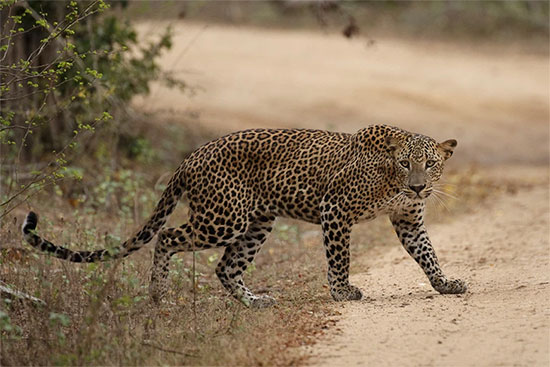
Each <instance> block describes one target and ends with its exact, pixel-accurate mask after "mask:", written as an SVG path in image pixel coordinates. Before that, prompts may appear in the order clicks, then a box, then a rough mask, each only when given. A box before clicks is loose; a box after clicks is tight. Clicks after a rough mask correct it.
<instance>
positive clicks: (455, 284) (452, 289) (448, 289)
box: [433, 279, 468, 294]
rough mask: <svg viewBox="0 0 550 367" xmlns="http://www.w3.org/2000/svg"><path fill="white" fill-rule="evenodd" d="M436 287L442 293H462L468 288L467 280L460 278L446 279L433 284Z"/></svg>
mask: <svg viewBox="0 0 550 367" xmlns="http://www.w3.org/2000/svg"><path fill="white" fill-rule="evenodd" d="M433 286H434V289H435V290H436V291H438V292H439V293H441V294H460V293H465V292H466V291H467V290H468V286H467V285H466V282H465V281H463V280H460V279H454V280H445V281H444V282H438V283H436V284H434V285H433Z"/></svg>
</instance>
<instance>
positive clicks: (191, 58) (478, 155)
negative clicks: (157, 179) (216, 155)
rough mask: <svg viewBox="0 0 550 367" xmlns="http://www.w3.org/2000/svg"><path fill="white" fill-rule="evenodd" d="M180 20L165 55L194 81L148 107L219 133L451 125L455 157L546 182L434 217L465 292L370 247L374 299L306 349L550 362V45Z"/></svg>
mask: <svg viewBox="0 0 550 367" xmlns="http://www.w3.org/2000/svg"><path fill="white" fill-rule="evenodd" d="M161 26H163V24H156V23H150V24H142V25H141V26H140V32H141V33H142V34H146V33H147V34H150V33H154V32H155V31H158V30H159V29H160V28H161ZM174 34H175V38H174V48H173V50H172V51H171V52H170V53H169V54H166V55H165V56H164V57H163V59H162V64H163V67H164V69H165V70H169V71H172V72H174V73H176V74H177V75H179V76H181V77H182V78H184V79H185V80H186V81H187V82H188V83H189V84H191V85H195V86H197V87H198V88H197V89H196V90H195V93H194V94H193V95H192V96H191V95H189V94H188V93H187V94H186V93H178V92H174V91H173V90H168V89H166V88H163V87H160V86H156V87H154V88H153V92H152V94H151V96H149V97H147V98H145V99H138V100H136V101H135V105H136V106H139V107H140V108H145V109H151V110H158V109H161V110H166V111H169V112H171V113H174V114H175V115H176V116H177V115H180V114H181V115H182V116H183V115H189V114H193V115H198V116H199V118H198V119H197V123H198V124H200V125H202V126H204V127H206V128H209V129H214V130H215V131H216V132H217V133H218V134H219V135H222V134H225V133H226V132H228V131H232V130H238V129H244V128H253V127H307V128H322V129H331V130H340V131H347V132H353V131H356V130H357V129H359V128H361V127H364V126H365V125H368V124H372V123H388V124H392V125H397V126H400V127H403V128H405V129H409V130H411V131H415V132H420V133H425V134H427V135H430V136H433V137H434V138H436V139H447V138H456V139H457V140H458V141H459V147H458V148H457V150H456V154H455V156H453V159H452V160H451V161H450V162H449V165H450V166H451V167H455V168H459V167H460V165H466V166H471V165H476V164H480V165H482V166H486V167H489V166H490V167H491V168H495V167H497V168H498V167H501V168H502V170H503V171H505V172H506V175H507V176H508V177H511V178H514V179H521V178H522V177H524V175H526V176H525V177H527V176H530V177H531V176H533V175H534V176H539V177H542V178H543V179H542V181H543V182H545V183H546V185H542V186H540V185H539V186H537V188H535V189H532V190H530V191H519V192H518V193H517V194H514V195H508V196H502V197H500V198H497V199H496V200H494V201H493V202H490V203H484V204H483V206H480V207H479V209H478V210H477V212H475V213H473V214H468V215H463V216H459V217H457V218H454V220H453V221H451V222H449V221H445V223H442V224H439V225H435V226H432V227H430V228H428V229H429V230H430V233H431V236H432V241H433V243H434V244H435V246H436V250H437V251H438V254H439V257H440V260H441V263H442V264H443V267H444V270H445V271H446V273H447V274H448V275H449V276H456V277H461V278H464V279H465V280H467V281H468V282H469V284H470V291H469V293H467V294H466V295H463V296H458V297H457V296H440V295H438V294H436V293H435V292H434V291H433V290H432V289H431V288H430V286H429V283H427V280H426V278H425V277H424V275H423V273H422V272H421V270H420V269H419V268H418V266H417V265H416V264H415V263H414V261H412V260H411V259H409V258H408V255H406V253H405V251H404V250H403V249H402V248H400V247H397V246H396V248H393V249H391V250H390V251H387V250H388V249H387V248H383V249H378V250H375V251H379V253H373V254H372V260H371V262H370V263H368V270H367V271H366V272H364V273H361V274H358V275H356V276H355V277H354V279H353V281H354V283H355V284H356V285H358V286H360V287H361V288H362V289H363V290H364V291H365V296H366V299H365V300H364V301H361V302H355V303H344V304H338V305H336V306H335V307H336V308H337V309H338V310H339V311H340V312H341V313H342V315H341V317H339V318H338V322H337V323H336V326H335V327H333V328H331V329H329V330H328V332H327V333H326V335H325V336H324V339H323V340H322V341H321V342H320V343H319V344H317V345H316V346H315V347H314V348H312V349H308V350H306V353H308V354H309V355H310V356H311V358H310V361H311V363H312V364H314V365H326V366H334V365H341V366H352V365H367V364H368V365H374V366H376V365H381V366H387V365H412V366H418V365H438V366H439V365H453V366H462V365H491V366H494V365H525V366H535V365H536V366H548V365H549V363H550V361H549V358H550V357H549V355H550V344H549V343H550V340H549V335H550V323H549V318H550V313H549V312H550V311H549V308H548V305H549V303H548V301H549V299H550V297H549V296H550V291H549V290H550V287H549V284H550V283H549V282H550V279H549V278H550V268H549V253H550V244H549V213H550V211H549V207H548V205H549V203H548V201H549V198H548V186H547V185H548V163H549V149H550V148H549V140H550V137H549V93H550V88H549V58H548V55H543V54H539V55H536V54H527V53H524V52H522V51H520V50H518V49H515V48H514V47H508V46H507V47H504V48H502V47H500V48H499V47H482V46H479V45H478V46H475V47H467V46H465V45H464V44H462V45H456V44H454V45H453V44H452V43H442V42H427V41H418V40H412V39H411V40H399V39H393V38H391V37H374V38H375V41H376V42H375V45H374V46H367V43H366V40H364V39H357V40H352V41H349V40H347V39H345V38H343V37H341V36H339V35H329V34H322V33H321V32H316V33H314V32H290V31H289V32H285V31H268V30H259V29H247V28H239V27H228V26H220V25H210V26H203V25H200V24H187V23H178V24H175V25H174ZM504 167H506V168H504Z"/></svg>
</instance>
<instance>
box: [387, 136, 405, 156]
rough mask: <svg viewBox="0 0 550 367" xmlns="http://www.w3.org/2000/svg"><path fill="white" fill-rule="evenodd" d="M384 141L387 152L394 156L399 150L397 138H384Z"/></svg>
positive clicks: (399, 145)
mask: <svg viewBox="0 0 550 367" xmlns="http://www.w3.org/2000/svg"><path fill="white" fill-rule="evenodd" d="M384 141H385V143H386V148H387V149H388V152H390V153H391V154H395V153H396V152H397V151H398V150H399V149H400V148H401V144H400V143H399V140H397V138H395V137H394V136H386V138H385V139H384Z"/></svg>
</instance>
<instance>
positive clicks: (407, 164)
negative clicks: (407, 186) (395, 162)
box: [399, 160, 409, 169]
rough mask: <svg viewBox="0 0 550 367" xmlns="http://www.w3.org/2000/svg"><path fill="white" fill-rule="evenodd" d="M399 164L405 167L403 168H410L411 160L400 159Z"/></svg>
mask: <svg viewBox="0 0 550 367" xmlns="http://www.w3.org/2000/svg"><path fill="white" fill-rule="evenodd" d="M399 164H400V165H401V166H402V167H403V168H407V169H408V168H409V161H405V160H403V161H399Z"/></svg>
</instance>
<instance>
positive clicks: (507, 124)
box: [136, 22, 550, 164]
mask: <svg viewBox="0 0 550 367" xmlns="http://www.w3.org/2000/svg"><path fill="white" fill-rule="evenodd" d="M165 25H166V24H157V23H151V24H143V25H141V26H140V28H139V29H140V31H141V33H142V34H152V33H155V31H158V30H159V29H162V28H163V27H164V26H165ZM173 30H174V47H173V49H172V50H171V51H170V52H169V53H167V54H166V55H164V57H163V58H162V60H161V63H162V64H163V67H164V69H165V70H170V71H172V73H173V74H174V75H178V76H180V77H182V78H183V79H184V80H185V81H186V82H188V83H189V84H190V85H192V86H193V85H194V86H197V87H198V88H197V89H196V93H195V94H194V96H189V94H185V93H177V92H174V90H169V89H166V88H163V87H158V86H157V87H155V88H153V92H152V94H151V96H149V97H148V98H147V99H145V100H141V99H140V100H137V101H136V104H137V105H139V106H140V107H141V108H149V109H154V110H156V109H159V108H160V109H166V110H169V111H173V112H175V113H176V114H185V113H189V112H195V113H197V114H199V116H200V118H199V120H198V121H199V122H198V123H200V124H202V125H204V126H206V127H209V128H215V129H217V130H218V131H219V134H220V135H221V134H225V133H227V132H229V131H234V130H240V129H244V128H254V127H307V128H321V129H331V130H339V131H346V132H354V131H357V130H358V129H360V128H362V127H364V126H366V125H369V124H373V123H387V124H391V125H397V126H400V127H402V128H405V129H410V130H412V131H416V132H420V133H425V134H427V135H429V136H433V137H434V138H437V139H447V138H451V137H452V138H455V139H457V140H458V141H459V144H460V145H459V146H460V154H457V157H458V159H457V160H455V161H459V160H462V161H464V162H465V161H468V162H480V163H482V164H487V163H491V164H494V163H512V164H518V163H519V164H524V163H526V162H527V163H544V164H547V163H548V155H549V147H548V140H549V130H548V115H549V102H548V101H549V98H550V97H549V93H550V91H549V68H550V66H549V60H548V55H544V54H543V55H533V54H527V53H525V52H521V51H519V50H517V49H515V48H514V47H507V48H498V47H497V48H489V47H482V46H472V47H464V45H454V44H452V43H443V42H427V41H419V40H413V39H411V40H400V39H394V38H389V37H382V36H381V37H376V36H375V37H374V39H375V41H376V43H375V44H374V46H370V47H369V46H367V41H366V40H365V39H362V38H359V39H353V40H348V39H346V38H344V37H342V36H340V35H339V34H323V33H322V32H319V31H318V32H306V31H302V32H296V31H294V32H293V31H275V30H261V29H250V28H240V27H229V26H221V25H209V26H203V25H199V24H188V23H185V22H183V23H177V24H174V26H173ZM512 144H513V147H511V148H510V145H512Z"/></svg>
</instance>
